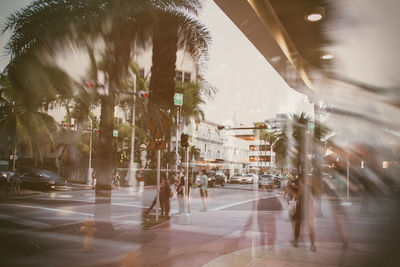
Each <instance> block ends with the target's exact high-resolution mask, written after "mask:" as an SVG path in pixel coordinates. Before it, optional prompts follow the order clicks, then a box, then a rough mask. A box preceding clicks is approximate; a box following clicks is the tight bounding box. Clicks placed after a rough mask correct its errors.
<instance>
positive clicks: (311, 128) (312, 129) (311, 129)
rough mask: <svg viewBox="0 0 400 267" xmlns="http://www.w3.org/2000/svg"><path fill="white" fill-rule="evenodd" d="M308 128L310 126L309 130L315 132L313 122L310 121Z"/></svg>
mask: <svg viewBox="0 0 400 267" xmlns="http://www.w3.org/2000/svg"><path fill="white" fill-rule="evenodd" d="M307 126H308V130H309V131H310V132H312V131H314V128H315V124H314V122H313V121H309V122H308V125H307Z"/></svg>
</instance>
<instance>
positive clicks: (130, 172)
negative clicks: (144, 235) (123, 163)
mask: <svg viewBox="0 0 400 267" xmlns="http://www.w3.org/2000/svg"><path fill="white" fill-rule="evenodd" d="M129 73H130V75H131V76H132V78H133V104H132V135H131V154H130V159H129V170H128V178H129V184H130V185H133V188H136V179H135V177H134V173H135V171H134V170H133V167H134V164H135V161H134V160H135V158H134V157H135V117H136V116H135V101H136V74H135V73H134V72H133V71H132V70H131V69H129Z"/></svg>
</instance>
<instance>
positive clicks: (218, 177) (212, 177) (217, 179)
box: [207, 172, 226, 187]
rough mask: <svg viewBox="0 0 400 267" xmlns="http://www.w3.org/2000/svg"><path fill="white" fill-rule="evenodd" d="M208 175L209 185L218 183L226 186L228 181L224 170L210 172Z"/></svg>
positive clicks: (212, 185)
mask: <svg viewBox="0 0 400 267" xmlns="http://www.w3.org/2000/svg"><path fill="white" fill-rule="evenodd" d="M207 177H208V186H209V187H214V186H215V185H217V184H219V185H221V186H224V185H225V183H226V176H225V174H224V173H223V172H210V173H208V174H207Z"/></svg>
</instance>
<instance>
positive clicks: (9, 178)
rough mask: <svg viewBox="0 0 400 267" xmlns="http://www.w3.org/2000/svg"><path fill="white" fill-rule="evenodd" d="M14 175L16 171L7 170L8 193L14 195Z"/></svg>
mask: <svg viewBox="0 0 400 267" xmlns="http://www.w3.org/2000/svg"><path fill="white" fill-rule="evenodd" d="M13 176H14V172H12V171H8V172H7V194H8V195H12V193H13V189H14V183H13Z"/></svg>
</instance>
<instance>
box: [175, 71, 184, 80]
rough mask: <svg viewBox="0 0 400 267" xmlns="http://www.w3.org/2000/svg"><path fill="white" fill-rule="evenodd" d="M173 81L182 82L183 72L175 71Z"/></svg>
mask: <svg viewBox="0 0 400 267" xmlns="http://www.w3.org/2000/svg"><path fill="white" fill-rule="evenodd" d="M175 79H176V80H177V81H178V82H182V79H183V72H182V71H179V70H177V71H176V72H175Z"/></svg>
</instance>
